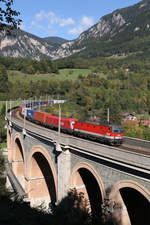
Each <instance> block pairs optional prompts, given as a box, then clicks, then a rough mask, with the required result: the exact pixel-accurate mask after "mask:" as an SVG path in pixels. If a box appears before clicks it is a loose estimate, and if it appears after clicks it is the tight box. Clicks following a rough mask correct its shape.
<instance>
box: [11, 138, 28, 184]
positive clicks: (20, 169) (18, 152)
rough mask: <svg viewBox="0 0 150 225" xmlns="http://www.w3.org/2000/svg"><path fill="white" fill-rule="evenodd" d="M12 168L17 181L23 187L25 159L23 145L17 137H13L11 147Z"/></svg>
mask: <svg viewBox="0 0 150 225" xmlns="http://www.w3.org/2000/svg"><path fill="white" fill-rule="evenodd" d="M12 158H13V159H12V170H13V172H14V174H15V175H16V177H17V179H18V180H19V183H20V184H21V185H22V187H23V188H24V185H25V180H24V177H25V176H24V175H25V160H24V154H23V147H22V144H21V141H20V139H19V138H18V137H17V138H16V139H15V143H14V148H13V156H12Z"/></svg>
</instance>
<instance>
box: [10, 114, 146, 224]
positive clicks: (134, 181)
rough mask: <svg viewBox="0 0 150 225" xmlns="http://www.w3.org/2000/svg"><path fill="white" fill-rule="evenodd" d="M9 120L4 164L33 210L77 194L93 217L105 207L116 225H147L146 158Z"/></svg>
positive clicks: (13, 119) (19, 121) (16, 120)
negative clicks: (83, 199)
mask: <svg viewBox="0 0 150 225" xmlns="http://www.w3.org/2000/svg"><path fill="white" fill-rule="evenodd" d="M7 120H8V126H7V148H8V161H9V164H10V165H11V169H12V173H13V174H14V176H15V177H16V178H17V180H18V181H19V184H20V186H21V190H22V192H20V193H21V194H22V195H24V197H25V198H26V199H28V200H29V201H30V204H31V206H37V205H38V204H41V203H42V202H44V204H45V205H49V203H50V202H52V203H57V202H59V201H60V200H61V199H62V198H63V197H65V196H66V195H67V192H68V190H69V189H73V188H75V189H76V190H77V191H78V192H83V193H84V196H85V198H86V199H87V200H88V201H89V207H90V210H91V211H92V213H93V215H95V216H98V215H99V212H100V211H101V206H102V205H103V208H104V210H107V211H109V213H111V214H112V216H113V217H114V218H115V219H116V221H117V219H118V218H119V220H121V221H122V222H120V224H134V225H139V224H140V225H141V224H144V225H149V224H150V223H149V222H150V156H149V155H144V154H139V153H135V152H132V151H126V150H123V149H119V148H116V147H112V146H106V145H102V144H100V143H96V142H91V141H88V140H85V139H80V138H76V137H73V136H68V135H65V134H62V133H58V132H56V131H53V130H48V129H46V128H44V127H40V126H37V125H36V126H35V125H33V124H31V123H24V121H21V120H19V119H16V118H14V117H13V116H11V117H10V115H7ZM8 177H9V180H11V179H10V176H9V174H8ZM104 199H107V204H108V205H107V207H106V205H105V204H104V203H105V201H104ZM118 215H119V216H118ZM124 221H125V222H124ZM116 224H117V222H116Z"/></svg>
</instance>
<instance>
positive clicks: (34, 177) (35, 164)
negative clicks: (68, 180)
mask: <svg viewBox="0 0 150 225" xmlns="http://www.w3.org/2000/svg"><path fill="white" fill-rule="evenodd" d="M29 183H30V185H29V190H28V197H29V199H30V200H31V206H34V207H35V206H39V205H40V204H43V205H44V206H46V207H48V205H49V203H50V202H51V203H55V202H56V187H55V182H54V177H53V173H52V170H51V168H50V165H49V163H48V161H47V159H46V158H45V156H44V155H43V154H42V153H41V152H35V153H34V154H33V156H32V158H31V169H30V177H29Z"/></svg>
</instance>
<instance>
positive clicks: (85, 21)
mask: <svg viewBox="0 0 150 225" xmlns="http://www.w3.org/2000/svg"><path fill="white" fill-rule="evenodd" d="M93 24H94V20H93V18H92V17H87V16H83V17H82V19H81V21H80V22H79V24H78V26H76V27H74V28H73V29H71V30H69V34H72V35H77V34H81V33H82V32H83V31H84V30H86V29H88V28H89V27H91V26H92V25H93Z"/></svg>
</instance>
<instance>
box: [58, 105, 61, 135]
mask: <svg viewBox="0 0 150 225" xmlns="http://www.w3.org/2000/svg"><path fill="white" fill-rule="evenodd" d="M60 129H61V107H60V104H59V124H58V133H59V136H60Z"/></svg>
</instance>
